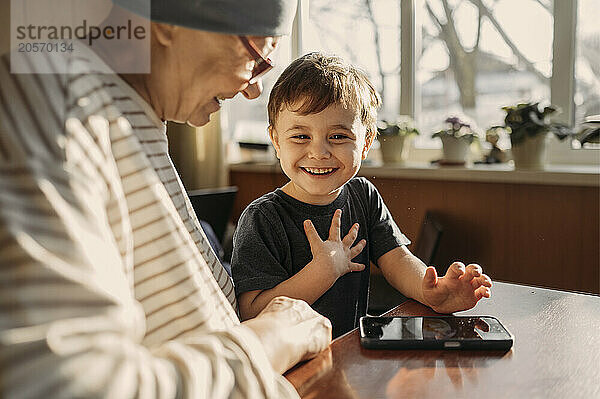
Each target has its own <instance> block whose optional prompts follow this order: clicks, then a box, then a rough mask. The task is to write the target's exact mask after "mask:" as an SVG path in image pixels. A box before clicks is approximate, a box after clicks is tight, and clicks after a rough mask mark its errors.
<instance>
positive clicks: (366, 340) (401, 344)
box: [359, 316, 514, 351]
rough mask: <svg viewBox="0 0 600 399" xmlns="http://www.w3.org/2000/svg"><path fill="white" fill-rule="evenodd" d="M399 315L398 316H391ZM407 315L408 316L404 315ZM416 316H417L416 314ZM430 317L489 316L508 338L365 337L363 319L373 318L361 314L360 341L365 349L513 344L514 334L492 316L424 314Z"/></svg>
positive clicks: (507, 346)
mask: <svg viewBox="0 0 600 399" xmlns="http://www.w3.org/2000/svg"><path fill="white" fill-rule="evenodd" d="M391 317H400V316H391ZM405 317H409V316H405ZM417 317H418V316H417ZM426 317H431V318H441V319H444V318H470V317H489V318H491V319H494V320H496V321H497V322H498V323H499V324H500V325H501V326H502V328H504V330H505V331H506V332H507V333H508V335H509V336H510V339H495V340H483V339H476V338H461V339H456V338H450V339H437V340H416V339H415V340H411V339H400V340H390V339H386V340H382V339H379V338H370V337H366V336H365V335H364V332H363V319H366V318H374V317H373V316H363V317H361V318H360V323H359V332H360V343H361V345H362V346H363V347H364V348H367V349H438V350H439V349H444V350H457V349H458V350H502V351H507V350H509V349H510V348H511V347H512V346H513V342H514V336H513V335H512V333H511V332H510V331H508V329H507V328H506V327H504V325H503V324H502V323H501V322H500V320H498V319H497V318H495V317H493V316H426Z"/></svg>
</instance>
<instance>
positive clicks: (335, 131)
mask: <svg viewBox="0 0 600 399" xmlns="http://www.w3.org/2000/svg"><path fill="white" fill-rule="evenodd" d="M296 108H297V107H295V104H294V105H292V106H291V107H284V108H283V109H282V110H281V111H280V112H279V114H278V116H277V119H276V121H275V126H272V127H270V128H269V134H270V136H271V141H272V142H273V146H274V147H275V151H276V152H277V157H278V158H279V160H280V162H281V168H282V169H283V172H284V173H285V174H286V175H287V176H288V177H289V178H290V182H289V183H287V184H286V185H285V186H284V187H283V191H284V192H285V193H286V194H288V195H290V196H292V197H294V198H296V199H297V200H299V201H302V202H305V203H308V204H314V205H326V204H329V203H331V202H333V200H335V199H336V198H337V196H338V195H339V193H340V192H341V189H342V187H343V186H344V184H346V183H347V182H348V181H349V180H350V179H351V178H352V177H354V176H355V175H356V173H357V172H358V169H359V168H360V164H361V161H362V160H363V159H365V158H366V156H367V153H368V151H369V148H370V147H371V144H373V137H371V138H370V139H367V138H366V130H367V129H366V127H365V126H364V125H363V123H362V122H361V120H360V115H359V113H358V112H357V111H356V110H354V109H346V108H344V107H342V106H341V105H337V104H332V105H330V106H328V107H327V108H325V109H324V110H323V111H321V112H319V113H317V114H309V115H301V114H299V113H296V112H294V111H292V110H293V109H296Z"/></svg>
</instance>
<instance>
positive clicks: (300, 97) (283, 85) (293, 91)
mask: <svg viewBox="0 0 600 399" xmlns="http://www.w3.org/2000/svg"><path fill="white" fill-rule="evenodd" d="M292 104H295V105H296V106H297V107H298V108H296V109H291V110H292V111H294V112H297V113H299V114H301V115H310V114H316V113H319V112H321V111H323V110H324V109H325V108H327V107H328V106H330V105H332V104H339V105H341V106H343V107H344V108H348V109H355V110H357V111H358V112H359V113H360V120H361V122H362V124H363V125H365V127H366V128H367V138H371V137H373V138H374V137H375V135H376V134H377V126H376V124H377V109H378V108H379V106H380V105H381V98H380V97H379V94H378V93H377V91H376V90H375V87H373V84H372V83H371V82H370V81H369V79H368V78H367V75H366V74H365V73H364V72H363V71H362V70H360V69H359V68H357V67H355V66H353V65H351V64H350V63H348V62H346V61H345V60H344V59H342V58H341V57H338V56H333V55H325V54H323V53H319V52H315V53H309V54H306V55H304V56H302V57H300V58H298V59H296V60H294V61H292V63H291V64H290V65H289V66H288V67H287V68H286V69H285V71H283V73H282V74H281V76H279V78H278V79H277V82H275V86H273V90H271V94H270V95H269V105H268V108H267V109H268V113H269V125H270V126H275V121H276V119H277V116H278V115H279V112H280V111H281V110H282V109H283V107H290V106H292ZM298 104H299V105H298Z"/></svg>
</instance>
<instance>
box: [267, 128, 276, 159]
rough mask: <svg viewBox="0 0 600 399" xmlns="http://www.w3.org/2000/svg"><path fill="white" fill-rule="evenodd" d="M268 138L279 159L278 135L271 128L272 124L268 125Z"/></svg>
mask: <svg viewBox="0 0 600 399" xmlns="http://www.w3.org/2000/svg"><path fill="white" fill-rule="evenodd" d="M268 129H269V138H270V139H271V143H272V144H273V147H274V148H275V154H276V155H277V159H279V137H278V136H277V132H276V131H275V129H273V126H271V125H269V128H268Z"/></svg>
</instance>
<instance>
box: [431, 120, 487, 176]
mask: <svg viewBox="0 0 600 399" xmlns="http://www.w3.org/2000/svg"><path fill="white" fill-rule="evenodd" d="M445 122H446V123H447V124H448V127H447V128H446V129H442V130H440V131H438V132H435V133H434V134H433V135H432V136H431V137H434V138H435V137H439V138H440V139H441V140H442V149H443V152H444V157H443V158H442V160H441V161H440V163H441V164H453V165H462V164H464V163H465V162H466V161H467V156H468V154H469V147H470V146H471V143H473V141H475V140H476V139H477V135H476V134H475V131H474V126H473V125H472V124H470V123H467V122H465V121H464V120H461V119H460V118H459V117H457V116H451V117H449V118H447V119H446V120H445Z"/></svg>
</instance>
